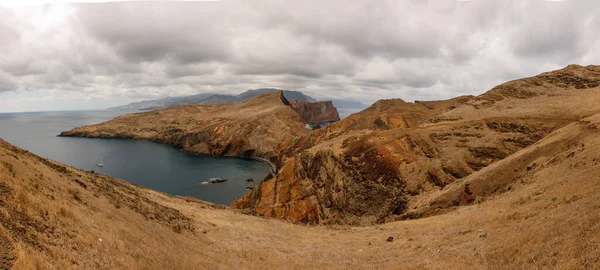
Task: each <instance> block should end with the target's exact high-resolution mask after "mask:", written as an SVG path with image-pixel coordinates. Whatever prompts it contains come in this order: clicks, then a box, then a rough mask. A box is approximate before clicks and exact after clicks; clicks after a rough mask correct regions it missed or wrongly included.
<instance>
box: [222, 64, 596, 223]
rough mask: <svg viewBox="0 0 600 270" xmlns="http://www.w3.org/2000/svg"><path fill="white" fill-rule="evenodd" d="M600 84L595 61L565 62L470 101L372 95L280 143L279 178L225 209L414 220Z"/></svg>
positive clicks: (296, 217)
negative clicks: (338, 117)
mask: <svg viewBox="0 0 600 270" xmlns="http://www.w3.org/2000/svg"><path fill="white" fill-rule="evenodd" d="M599 85H600V67H597V66H587V67H581V66H575V65H573V66H568V67H566V68H564V69H562V70H558V71H554V72H548V73H543V74H540V75H538V76H535V77H532V78H526V79H522V80H516V81H512V82H508V83H505V84H503V85H500V86H498V87H495V88H494V89H492V90H490V91H488V92H487V93H485V94H483V95H481V96H478V97H474V98H473V97H460V98H457V99H453V100H448V101H437V102H418V103H415V104H410V103H406V102H404V101H401V100H383V101H379V102H377V103H376V104H374V105H373V106H371V107H370V108H368V109H366V110H365V111H363V112H360V113H358V114H354V115H352V116H350V117H348V118H346V119H344V120H342V121H340V122H338V123H336V124H333V125H331V126H329V127H327V128H324V129H321V130H319V131H315V132H312V133H310V134H308V135H304V136H300V137H298V138H295V139H292V140H288V141H285V142H284V143H282V144H281V145H280V149H279V154H278V165H279V166H280V167H281V168H282V169H281V170H280V172H279V174H278V175H277V176H276V177H274V178H273V179H271V180H269V181H266V182H264V183H262V184H261V185H260V187H259V188H256V189H254V190H253V191H251V192H250V193H249V194H248V195H246V196H245V197H243V198H241V199H239V200H237V201H236V202H234V203H233V204H232V207H234V208H241V209H248V210H249V211H250V212H252V213H255V214H258V215H264V216H270V217H276V218H282V219H287V220H292V221H302V222H307V223H346V224H370V223H374V222H383V221H386V220H390V219H393V218H395V216H396V217H404V218H406V217H412V216H413V214H411V211H409V206H413V205H420V204H426V203H427V202H428V200H429V198H430V197H432V195H429V196H426V195H428V194H430V193H436V192H439V191H440V190H443V189H445V187H446V185H448V184H450V183H453V182H455V181H457V180H458V179H463V178H464V177H467V176H469V175H471V174H473V173H474V172H477V171H479V170H481V169H483V168H485V167H487V166H489V165H490V164H494V163H495V162H497V161H498V160H502V159H504V158H506V157H509V156H510V155H512V154H513V153H515V152H517V151H519V150H521V149H523V148H525V147H527V146H529V145H531V144H533V143H535V142H536V141H539V140H540V139H542V138H544V137H545V136H546V135H548V134H549V133H551V132H552V131H554V130H556V129H558V128H560V127H563V126H565V125H567V124H569V123H571V122H574V121H578V120H580V119H582V118H585V117H587V116H590V115H593V114H596V113H599V112H600V105H599V104H600V87H598V86H599ZM469 192H470V191H469ZM433 197H435V196H433ZM421 200H424V201H423V202H422V203H420V201H421ZM428 211H429V210H424V212H419V213H418V214H417V213H414V215H428Z"/></svg>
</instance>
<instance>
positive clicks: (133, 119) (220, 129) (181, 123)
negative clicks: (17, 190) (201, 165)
mask: <svg viewBox="0 0 600 270" xmlns="http://www.w3.org/2000/svg"><path fill="white" fill-rule="evenodd" d="M305 132H307V131H306V129H305V128H304V123H303V119H302V118H301V117H300V115H299V114H298V113H297V112H296V111H294V110H293V109H292V108H291V107H290V105H289V102H288V101H287V99H285V97H284V96H283V94H282V92H273V93H265V94H261V95H259V96H257V97H254V98H251V99H249V100H246V101H244V102H240V103H230V104H220V105H199V104H196V105H184V106H177V107H172V108H167V109H163V110H157V111H151V112H144V113H135V114H128V115H123V116H119V117H117V118H115V119H113V120H110V121H107V122H104V123H101V124H97V125H90V126H84V127H78V128H75V129H73V130H70V131H65V132H63V133H61V134H60V136H76V137H89V138H128V139H144V140H151V141H155V142H160V143H165V144H170V145H173V146H175V147H178V148H181V149H184V150H187V151H192V152H196V153H205V154H213V155H231V156H240V157H260V158H264V159H267V160H271V159H274V157H275V156H276V153H275V150H276V149H277V147H278V145H279V143H280V142H281V141H283V140H286V139H289V138H292V137H296V136H298V135H301V134H303V133H305Z"/></svg>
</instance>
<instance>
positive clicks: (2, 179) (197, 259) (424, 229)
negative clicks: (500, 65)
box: [0, 115, 600, 269]
mask: <svg viewBox="0 0 600 270" xmlns="http://www.w3.org/2000/svg"><path fill="white" fill-rule="evenodd" d="M599 126H600V115H595V116H592V117H589V118H586V119H581V121H575V122H573V123H571V124H568V125H566V126H565V127H563V128H560V129H558V130H556V131H554V132H552V134H551V135H549V136H547V137H546V138H543V139H541V140H540V141H538V142H537V143H535V144H534V145H531V146H529V147H526V148H524V149H522V150H520V151H518V152H516V153H515V154H513V155H511V156H509V157H507V158H506V159H504V160H502V161H499V162H496V163H494V164H492V165H490V166H488V167H486V168H484V169H482V170H480V171H479V172H477V173H474V174H471V175H470V176H468V177H466V178H464V179H463V180H461V181H465V182H467V183H462V184H470V186H469V192H470V193H471V194H469V195H473V197H474V200H472V202H470V203H468V204H471V205H463V206H459V207H456V209H454V211H450V210H452V208H448V209H447V210H446V211H445V212H439V213H440V214H439V215H436V216H432V217H425V218H421V219H416V220H404V221H397V222H390V223H386V224H382V225H376V226H367V227H346V226H332V227H324V226H312V227H307V226H302V225H293V224H290V223H285V222H283V221H279V220H270V219H263V218H259V217H254V216H248V215H240V214H238V213H237V212H234V211H231V210H227V209H218V208H216V207H215V206H213V205H211V204H208V203H204V202H201V201H198V200H196V199H191V198H180V197H171V196H167V195H164V194H161V193H158V192H155V191H152V190H148V189H145V188H141V187H138V186H135V185H132V184H129V183H127V182H124V181H121V180H117V179H113V178H111V177H107V176H103V175H99V174H95V173H91V172H85V171H81V170H78V169H75V168H72V167H69V166H65V165H63V164H59V163H56V162H53V161H51V160H47V159H44V158H40V157H37V156H35V155H33V154H31V153H29V152H27V151H24V150H21V149H19V148H16V147H14V146H12V145H9V144H7V143H5V142H3V141H1V140H0V240H1V241H0V268H11V267H14V268H15V269H35V268H38V269H65V268H83V269H90V268H95V269H156V268H159V269H198V268H203V269H216V268H238V269H265V268H287V269H306V268H318V269H333V268H336V269H339V268H352V269H372V268H380V269H392V268H394V269H398V268H400V269H421V268H432V269H442V268H445V269H448V268H450V269H465V268H488V269H531V268H554V269H573V268H585V269H591V268H595V267H597V266H598V263H600V262H599V261H598V258H600V249H599V248H598V234H599V233H600V211H599V210H600V178H599V177H600V156H599V155H598V153H600V130H599V129H598V127H599ZM290 164H293V163H290ZM287 171H288V170H282V172H281V173H280V174H283V173H286V172H287ZM461 181H455V183H451V184H449V185H448V186H447V187H446V188H445V189H444V190H447V192H434V193H431V195H436V196H431V197H432V198H431V199H430V200H431V201H434V202H436V203H437V204H439V205H440V206H441V207H446V206H445V205H444V204H446V202H452V201H453V200H457V201H458V202H459V203H458V204H454V203H450V204H451V205H461V203H460V202H462V200H463V199H465V200H470V198H465V197H464V193H461V192H456V191H464V190H465V189H464V186H463V185H461ZM507 183H510V184H507ZM486 185H487V186H489V187H490V188H486ZM495 186H500V187H502V188H501V189H496V191H495V192H493V193H485V191H486V190H488V191H489V190H494V189H495ZM467 194H468V193H467ZM486 194H487V195H486ZM490 194H491V195H493V196H490ZM484 195H485V196H484ZM431 206H433V207H437V206H435V204H431ZM411 209H412V208H411ZM417 209H419V208H418V207H417ZM424 212H425V213H427V212H429V211H428V210H426V211H424ZM389 237H393V241H392V242H388V241H386V239H388V238H389Z"/></svg>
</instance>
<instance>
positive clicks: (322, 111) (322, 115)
mask: <svg viewBox="0 0 600 270" xmlns="http://www.w3.org/2000/svg"><path fill="white" fill-rule="evenodd" d="M290 105H291V106H292V109H294V110H295V111H296V112H297V113H298V114H299V115H300V117H302V119H303V120H304V122H306V123H307V124H311V125H318V124H320V123H324V122H335V121H338V120H340V115H339V113H338V110H337V109H336V108H335V106H333V103H332V102H331V101H317V102H301V101H297V100H290Z"/></svg>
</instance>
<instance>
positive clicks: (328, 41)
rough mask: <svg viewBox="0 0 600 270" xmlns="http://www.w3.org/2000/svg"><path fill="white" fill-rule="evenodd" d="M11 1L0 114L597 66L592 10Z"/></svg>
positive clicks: (336, 93) (354, 90) (341, 0)
mask: <svg viewBox="0 0 600 270" xmlns="http://www.w3.org/2000/svg"><path fill="white" fill-rule="evenodd" d="M10 2H11V1H4V6H2V4H0V40H1V42H0V52H1V53H0V112H7V111H40V110H67V109H100V108H106V107H110V106H116V105H122V104H126V103H129V102H132V101H138V100H143V99H155V98H162V97H166V96H179V95H190V94H197V93H203V92H214V93H239V92H242V91H244V90H247V89H254V88H261V87H276V88H285V89H295V90H300V91H303V92H305V93H307V94H309V95H312V96H314V97H317V98H322V99H326V98H329V97H336V98H339V97H347V98H353V99H358V100H361V101H363V102H365V103H372V102H374V101H376V100H378V99H381V98H393V97H399V98H403V99H405V100H408V101H412V100H415V99H421V100H423V99H442V98H449V97H452V96H456V95H462V94H480V93H482V92H484V91H486V90H488V89H489V88H491V87H493V86H494V85H497V84H499V83H501V82H504V81H507V80H511V79H516V78H520V77H526V76H532V75H535V74H538V73H541V72H543V71H548V70H552V69H558V68H561V67H563V66H566V65H567V64H570V63H576V64H581V65H588V64H600V28H599V27H598V26H599V25H600V1H597V0H564V1H544V0H514V1H511V0H505V1H497V0H473V1H456V0H406V1H403V0H393V1H392V0H391V1H387V0H378V1H372V0H364V1H355V0H314V1H312V0H311V1H307V0H303V1H281V0H272V1H271V0H254V1H248V0H221V1H214V2H128V3H102V4H52V5H30V6H16V7H14V6H11V5H10ZM13 2H14V1H13ZM7 3H9V4H7Z"/></svg>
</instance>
